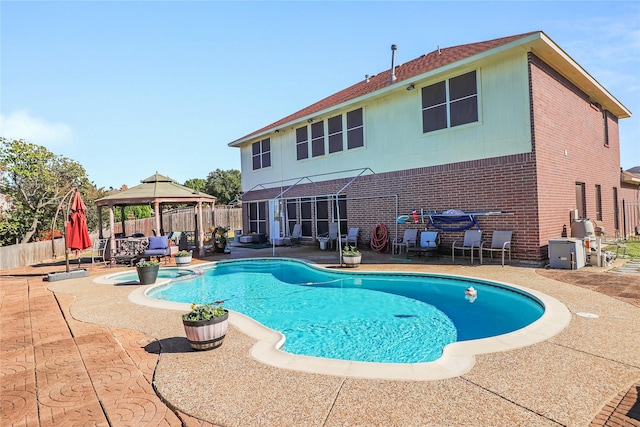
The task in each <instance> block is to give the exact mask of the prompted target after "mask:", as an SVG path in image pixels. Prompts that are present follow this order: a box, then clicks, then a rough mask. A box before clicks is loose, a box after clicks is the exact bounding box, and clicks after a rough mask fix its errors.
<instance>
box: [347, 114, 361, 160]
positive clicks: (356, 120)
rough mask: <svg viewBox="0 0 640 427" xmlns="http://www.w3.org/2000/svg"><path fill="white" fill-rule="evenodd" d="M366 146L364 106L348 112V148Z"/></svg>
mask: <svg viewBox="0 0 640 427" xmlns="http://www.w3.org/2000/svg"><path fill="white" fill-rule="evenodd" d="M358 147H364V122H363V120H362V108H358V109H357V110H353V111H349V112H348V113H347V149H349V150H351V149H352V148H358Z"/></svg>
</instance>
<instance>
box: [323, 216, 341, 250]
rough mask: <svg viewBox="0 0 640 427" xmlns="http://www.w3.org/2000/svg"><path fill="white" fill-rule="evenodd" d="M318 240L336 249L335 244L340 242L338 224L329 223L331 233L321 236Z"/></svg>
mask: <svg viewBox="0 0 640 427" xmlns="http://www.w3.org/2000/svg"><path fill="white" fill-rule="evenodd" d="M318 240H319V241H322V242H325V244H327V243H328V244H329V245H331V249H335V242H337V240H338V223H337V222H331V223H329V231H328V232H327V233H323V234H319V235H318Z"/></svg>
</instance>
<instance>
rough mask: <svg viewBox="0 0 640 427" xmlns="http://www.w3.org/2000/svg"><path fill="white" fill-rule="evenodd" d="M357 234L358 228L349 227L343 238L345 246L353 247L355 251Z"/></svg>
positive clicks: (358, 232)
mask: <svg viewBox="0 0 640 427" xmlns="http://www.w3.org/2000/svg"><path fill="white" fill-rule="evenodd" d="M359 234H360V228H359V227H351V228H350V229H349V233H348V234H347V235H346V236H345V238H344V242H345V244H347V245H352V246H355V247H356V249H357V248H358V235H359Z"/></svg>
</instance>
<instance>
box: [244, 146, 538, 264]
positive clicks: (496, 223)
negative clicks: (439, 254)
mask: <svg viewBox="0 0 640 427" xmlns="http://www.w3.org/2000/svg"><path fill="white" fill-rule="evenodd" d="M348 181H349V180H334V181H326V182H321V183H318V184H317V185H316V184H302V185H298V186H297V187H294V188H293V189H292V190H290V191H288V192H287V194H286V195H287V197H301V196H309V195H315V194H331V193H332V192H335V191H337V190H339V189H340V188H342V187H343V186H344V185H346V184H347V183H348ZM534 184H535V164H534V163H533V161H532V159H531V155H530V154H529V153H525V154H520V155H512V156H504V157H497V158H491V159H483V160H477V161H468V162H461V163H454V164H448V165H440V166H433V167H425V168H418V169H411V170H404V171H397V172H391V173H386V174H378V175H367V176H362V177H360V178H359V179H358V180H356V181H355V182H354V183H352V184H351V185H350V186H349V187H347V189H346V191H345V192H344V193H343V194H345V195H346V196H347V197H348V198H349V200H348V202H347V206H348V207H347V217H348V220H349V226H351V227H360V240H361V242H362V243H369V240H370V238H371V233H372V232H373V229H374V227H375V225H376V224H379V223H382V224H385V225H386V226H387V228H388V229H389V232H390V238H391V239H393V238H394V237H395V230H396V217H397V215H407V214H410V213H411V211H412V210H413V209H417V210H418V211H420V209H424V211H425V213H426V212H429V211H438V212H442V211H444V210H447V209H460V210H463V211H467V212H470V211H507V212H509V215H500V216H486V217H479V224H480V227H481V229H482V230H483V233H485V236H486V238H487V239H488V240H490V239H491V232H492V231H493V230H495V229H501V230H513V232H514V234H513V252H514V256H515V257H517V258H518V259H520V260H528V261H540V255H539V253H540V252H539V247H537V246H536V245H535V244H534V245H531V242H530V236H531V235H534V236H535V235H537V219H536V209H535V206H536V200H535V198H536V194H535V192H529V191H528V189H530V188H531V186H532V185H534ZM278 192H279V191H275V190H274V191H270V190H260V191H254V192H251V194H246V195H245V196H244V197H243V201H244V202H247V201H249V200H261V199H269V198H270V197H273V196H275V195H276V194H278ZM396 195H397V204H398V211H397V215H396ZM425 225H426V224H425ZM425 225H423V224H418V225H415V224H413V223H412V222H411V223H408V224H397V228H398V234H399V235H400V236H402V234H403V233H404V229H405V228H407V227H417V228H421V229H422V228H424V226H425ZM463 234H464V231H460V232H450V231H443V232H442V233H441V238H442V246H443V248H447V247H450V246H451V243H452V242H453V241H454V240H455V239H460V238H461V237H462V236H463ZM445 251H446V252H449V251H450V250H448V249H445Z"/></svg>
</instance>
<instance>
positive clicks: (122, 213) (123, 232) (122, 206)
mask: <svg viewBox="0 0 640 427" xmlns="http://www.w3.org/2000/svg"><path fill="white" fill-rule="evenodd" d="M124 208H125V206H124V205H121V206H120V219H121V220H122V237H127V230H126V228H125V226H126V222H127V219H126V218H125V217H124Z"/></svg>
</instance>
